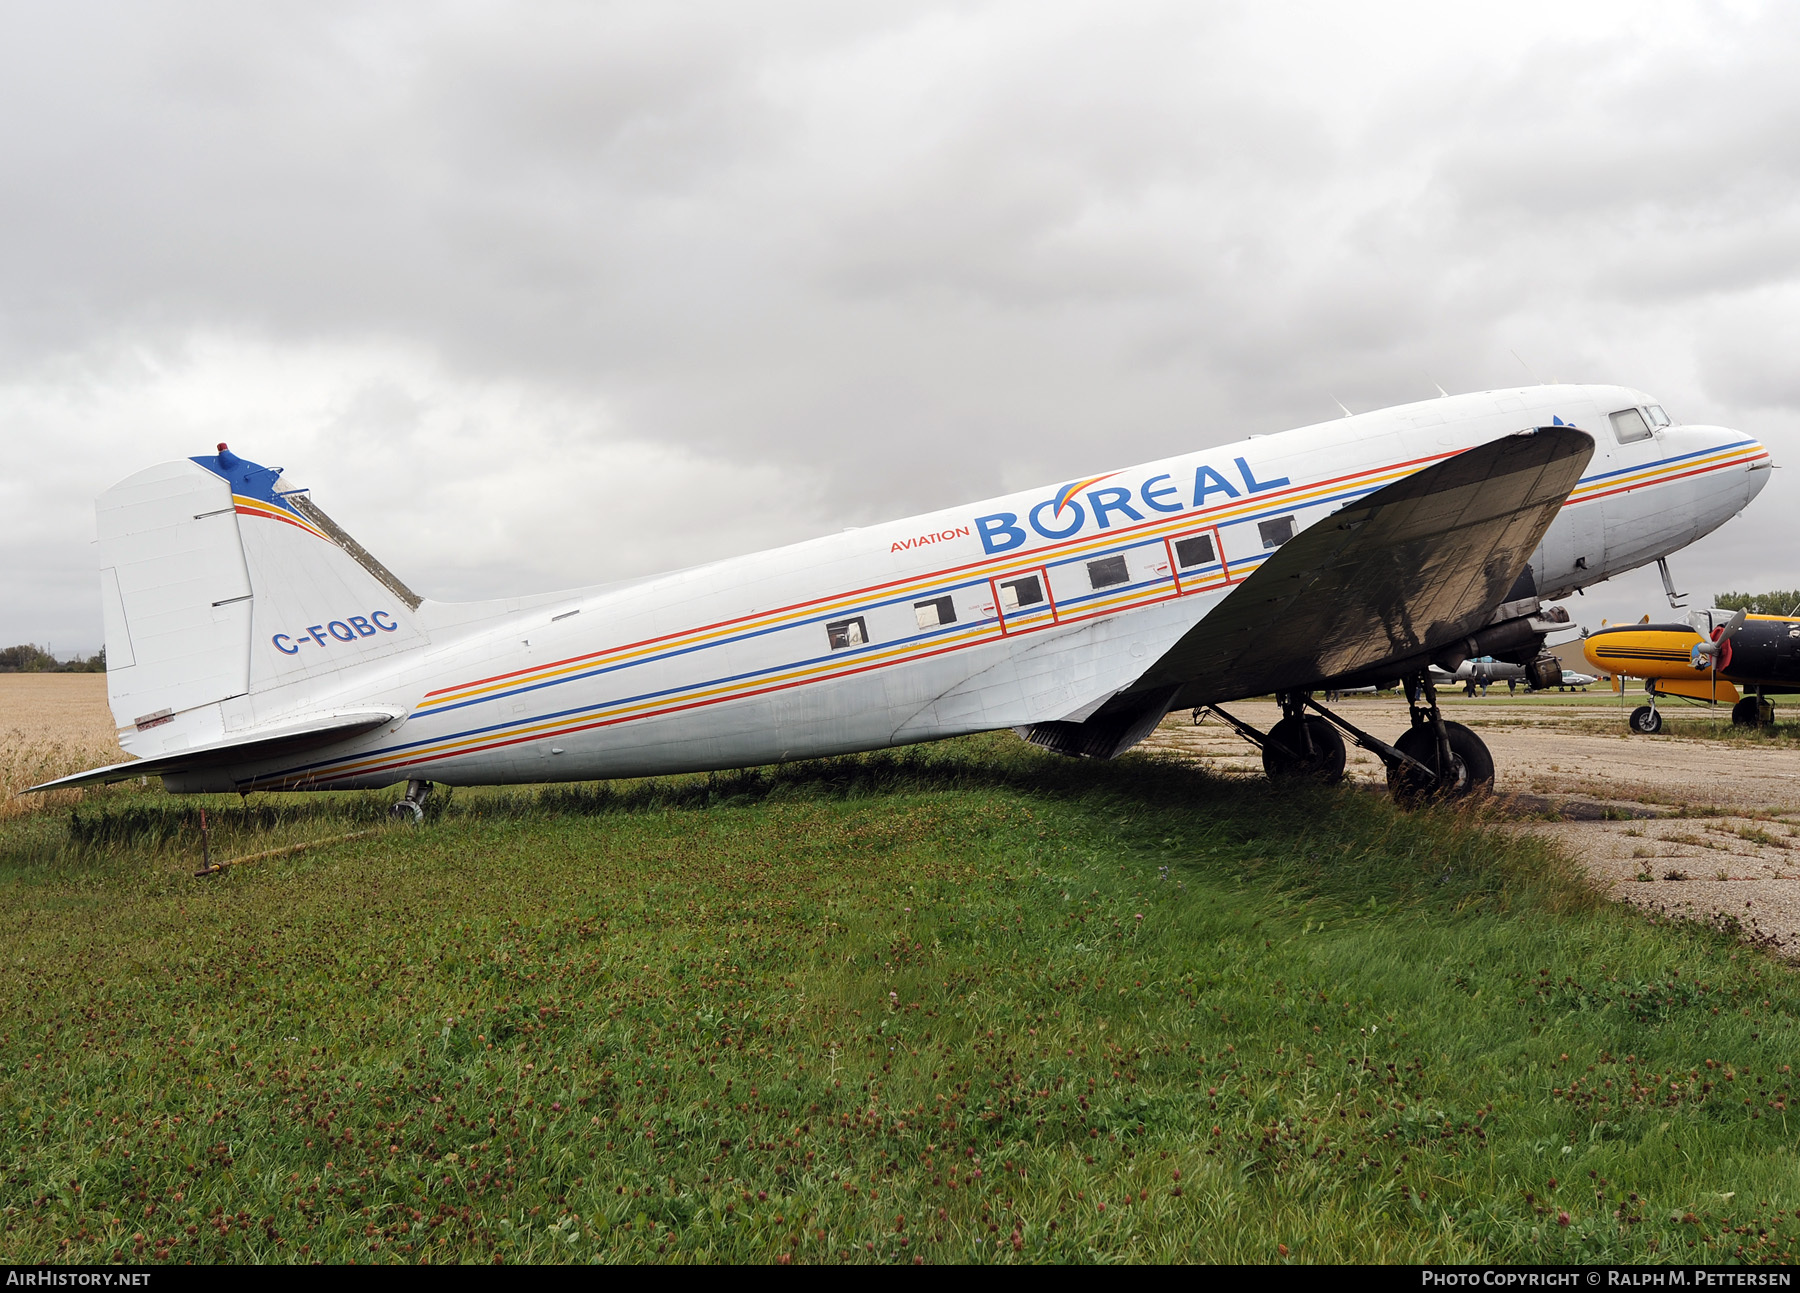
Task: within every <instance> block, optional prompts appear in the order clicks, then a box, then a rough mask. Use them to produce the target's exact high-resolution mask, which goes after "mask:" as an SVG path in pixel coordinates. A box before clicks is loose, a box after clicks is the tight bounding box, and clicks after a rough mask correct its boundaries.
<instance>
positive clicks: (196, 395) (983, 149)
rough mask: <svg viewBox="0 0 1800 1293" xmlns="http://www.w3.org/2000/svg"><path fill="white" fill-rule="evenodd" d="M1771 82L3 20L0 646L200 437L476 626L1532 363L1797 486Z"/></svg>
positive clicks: (1538, 32) (870, 29)
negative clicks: (510, 602)
mask: <svg viewBox="0 0 1800 1293" xmlns="http://www.w3.org/2000/svg"><path fill="white" fill-rule="evenodd" d="M1797 53H1800V19H1796V18H1794V17H1792V16H1791V15H1790V13H1789V12H1788V11H1786V10H1783V9H1780V8H1768V9H1761V8H1756V7H1748V8H1731V9H1728V8H1724V7H1710V8H1706V9H1692V8H1678V7H1674V6H1655V5H1648V6H1646V5H1624V4H1621V5H1617V6H1612V7H1595V8H1591V9H1590V8H1586V7H1584V8H1583V9H1581V10H1579V11H1570V10H1568V9H1566V8H1565V7H1555V6H1550V5H1542V6H1530V5H1527V6H1523V7H1518V8H1514V9H1509V10H1508V12H1507V13H1506V14H1505V15H1503V16H1495V17H1494V18H1491V19H1490V18H1488V17H1487V16H1486V15H1484V14H1482V13H1478V12H1453V11H1446V10H1444V9H1443V7H1441V6H1429V5H1394V6H1391V7H1386V8H1371V7H1367V6H1357V7H1355V8H1354V9H1353V10H1352V9H1344V10H1342V11H1338V10H1332V9H1329V8H1320V7H1316V6H1283V5H1264V6H1256V7H1254V8H1253V9H1249V10H1242V11H1233V10H1217V11H1213V10H1198V9H1196V8H1195V7H1194V6H1184V5H1174V4H1167V3H1140V4H1135V5H1107V6H1095V5H1087V6H1082V5H1074V4H1055V3H1036V4H1030V5H1026V4H1005V3H993V4H984V3H945V4H939V5H929V6H917V7H911V8H907V9H904V10H894V9H893V8H892V7H878V6H854V5H843V4H812V5H808V4H787V5H781V4H770V5H765V6H756V7H745V6H741V5H724V4H719V5H713V6H710V7H707V6H684V7H681V8H678V9H672V8H670V7H668V6H658V5H648V4H639V5H633V4H613V5H605V6H594V5H573V4H571V5H564V6H555V5H547V6H538V7H533V8H531V9H529V10H521V9H520V8H518V7H517V6H500V5H493V4H486V5H484V4H464V5H459V6H448V7H442V8H440V9H437V10H432V11H421V10H418V9H416V8H405V9H402V8H399V7H395V8H391V9H376V8H371V7H368V6H362V5H356V6H349V5H340V6H331V5H323V6H312V7H307V8H303V9H285V10H284V9H266V8H262V9H259V8H255V7H246V6H226V5H216V4H194V5H187V6H183V5H179V4H177V5H168V6H158V7H157V8H156V9H155V10H149V9H144V8H142V7H131V6H98V5H96V6H82V5H72V6H55V7H48V8H44V7H40V8H38V9H21V10H18V11H16V12H15V13H14V14H13V15H12V16H11V19H10V27H9V40H8V41H7V42H6V43H5V44H4V45H0V174H4V175H6V176H7V180H6V182H5V189H4V194H5V200H4V202H3V203H0V436H3V437H4V438H5V441H6V443H7V447H8V451H9V452H8V461H9V469H8V473H7V475H6V476H5V477H4V478H0V505H3V506H4V508H5V518H6V519H5V520H3V521H0V526H4V527H5V531H4V534H3V536H0V537H4V539H5V541H6V542H7V544H8V551H9V553H10V554H14V555H15V557H16V560H14V561H13V562H10V563H9V566H8V570H7V573H6V575H5V576H4V578H5V579H6V581H7V582H6V585H5V590H4V597H3V598H0V638H4V639H6V640H8V641H10V640H13V639H15V638H27V637H36V638H39V639H42V638H44V637H46V636H48V637H51V638H53V639H54V640H55V641H57V643H58V644H59V645H63V644H66V645H68V646H70V647H74V646H77V645H90V644H92V643H94V642H97V640H98V614H97V608H96V606H95V605H94V597H93V594H92V592H91V589H90V587H89V585H90V583H91V579H90V574H89V571H88V569H87V566H88V552H87V548H86V541H87V539H88V538H89V537H90V535H91V512H90V510H89V505H90V502H91V499H92V496H93V495H94V494H95V493H96V492H98V490H99V489H100V488H103V487H104V486H105V485H106V484H107V483H110V481H111V480H112V479H114V478H116V477H118V476H121V475H123V474H125V473H127V472H128V471H130V470H133V469H135V468H136V467H138V466H141V465H145V464H147V463H149V462H152V461H155V460H157V459H158V458H161V457H166V456H170V455H172V454H176V453H196V452H201V451H204V450H205V449H207V448H209V447H210V445H211V443H212V442H213V441H214V440H216V439H228V440H230V441H231V442H232V443H233V444H234V447H237V448H239V450H240V451H241V452H245V453H247V454H249V455H250V456H252V457H257V458H260V459H264V460H272V461H283V462H284V463H285V465H287V466H288V467H289V468H290V470H291V471H293V472H294V473H295V474H296V475H297V476H298V477H300V478H302V479H304V480H305V481H306V482H307V483H309V484H311V485H313V486H314V487H315V488H316V489H317V490H318V496H319V498H320V499H321V501H322V502H323V503H324V504H325V505H326V506H327V507H328V509H330V510H332V511H333V512H334V514H338V515H339V517H340V519H341V520H342V521H343V522H344V523H345V524H346V525H347V526H349V527H350V528H351V529H352V530H353V531H354V532H356V533H357V534H358V535H359V537H362V538H363V539H364V540H365V541H366V542H368V543H369V544H370V545H371V546H372V547H375V548H376V549H377V550H378V551H380V552H381V553H382V555H383V557H384V559H386V560H387V561H388V562H389V563H390V564H391V565H393V566H395V567H396V568H397V569H400V570H401V571H402V572H403V573H405V574H406V575H407V576H408V578H410V579H412V580H413V581H414V582H415V583H416V584H418V585H420V586H421V587H423V588H424V589H425V590H427V591H429V592H431V593H433V594H434V595H457V596H476V595H486V594H491V593H497V592H501V591H505V590H509V589H517V588H523V587H545V586H549V585H552V584H558V583H573V582H586V581H591V580H596V579H602V578H609V577H614V576H621V575H628V574H635V573H641V572H644V571H647V570H651V569H655V568H659V567H661V566H665V565H672V564H679V563H682V562H687V561H693V560H702V559H706V558H707V557H710V556H716V555H721V554H723V553H727V552H731V551H742V550H748V549H750V548H753V547H756V546H761V545H763V544H767V543H773V542H780V541H786V540H790V539H794V538H799V537H804V536H805V535H806V534H808V533H812V532H816V531H819V530H823V529H830V528H834V527H836V526H839V525H844V524H856V523H862V522H867V521H870V520H874V519H879V518H881V517H883V516H891V515H898V514H903V513H905V512H908V511H913V510H919V509H923V508H926V507H935V506H942V505H948V504H952V503H955V502H958V501H964V500H967V499H972V498H975V497H979V496H981V495H982V494H985V493H991V492H994V491H997V490H999V489H1001V488H1004V487H1014V486H1024V485H1028V484H1031V483H1036V482H1040V481H1044V480H1050V479H1054V478H1059V477H1063V476H1066V475H1068V474H1070V473H1073V472H1076V471H1085V470H1099V469H1103V468H1106V467H1109V466H1112V465H1117V464H1120V463H1124V462H1130V461H1136V460H1141V459H1145V458H1149V457H1152V456H1155V455H1159V454H1163V453H1168V452H1173V451H1176V450H1179V449H1185V448H1190V447H1196V446H1200V445H1205V444H1210V443H1217V442H1220V441H1224V440H1227V439H1232V438H1236V437H1237V436H1239V435H1242V434H1246V433H1249V432H1256V431H1269V430H1275V429H1279V428H1281V427H1284V426H1290V425H1298V424H1301V423H1305V422H1311V421H1317V420H1321V419H1323V418H1326V417H1329V416H1330V415H1331V414H1332V413H1333V412H1334V411H1335V407H1334V404H1333V400H1334V398H1335V399H1343V400H1344V401H1346V402H1347V403H1349V404H1350V405H1351V406H1352V407H1353V408H1359V409H1362V408H1371V407H1377V406H1379V405H1382V404H1387V403H1395V402H1399V401H1403V400H1409V399H1416V398H1420V397H1423V396H1425V395H1428V394H1429V393H1430V392H1431V385H1430V382H1431V380H1433V379H1435V380H1436V381H1439V382H1442V383H1443V384H1444V385H1446V386H1448V387H1449V388H1451V389H1453V390H1455V389H1474V388H1480V387H1487V386H1498V385H1509V384H1514V383H1518V382H1521V381H1524V380H1527V374H1526V372H1525V371H1524V370H1523V369H1522V368H1521V367H1520V365H1519V363H1518V361H1517V360H1515V359H1514V358H1513V356H1512V354H1511V352H1512V351H1514V350H1516V351H1518V352H1519V353H1520V354H1521V355H1522V356H1524V358H1525V360H1526V361H1527V362H1528V363H1529V365H1530V366H1531V367H1532V369H1534V370H1535V371H1536V372H1537V373H1538V374H1539V375H1540V376H1541V377H1544V378H1546V379H1548V378H1552V377H1557V378H1561V379H1563V380H1571V381H1573V380H1617V381H1623V382H1629V383H1633V384H1637V385H1640V386H1644V387H1646V388H1647V389H1651V390H1654V391H1656V392H1657V393H1658V394H1659V395H1660V396H1661V397H1662V398H1663V399H1664V400H1665V401H1666V402H1667V403H1668V404H1669V405H1670V407H1671V408H1673V409H1674V410H1675V411H1676V412H1677V413H1678V414H1681V415H1684V416H1686V417H1687V418H1689V419H1690V420H1695V421H1699V420H1708V421H1719V422H1725V423H1727V424H1731V425H1741V426H1743V427H1745V428H1746V429H1748V430H1751V431H1754V432H1755V433H1757V434H1758V435H1761V436H1762V437H1763V438H1764V439H1766V440H1767V441H1769V442H1770V443H1771V445H1772V446H1774V447H1775V449H1776V451H1777V455H1778V458H1791V457H1793V450H1794V447H1795V438H1794V436H1793V434H1792V432H1793V428H1794V426H1795V420H1796V410H1797V409H1800V380H1797V379H1796V378H1795V376H1794V375H1793V374H1794V371H1795V365H1794V364H1793V362H1792V361H1791V358H1790V357H1791V356H1792V355H1793V354H1794V343H1795V342H1796V341H1800V337H1797V336H1796V325H1795V323H1794V318H1795V313H1794V308H1793V307H1794V305H1795V303H1796V299H1797V295H1796V288H1795V277H1796V269H1797V266H1800V201H1796V195H1797V189H1800V142H1796V141H1800V129H1796V127H1797V126H1800V88H1796V86H1795V84H1794V82H1793V80H1792V76H1791V68H1792V66H1793V65H1794V62H1795V56H1796V54H1797ZM1427 374H1429V375H1430V376H1429V378H1428V377H1427ZM1786 478H1787V473H1778V474H1777V481H1776V483H1775V484H1774V485H1772V486H1771V487H1770V489H1769V490H1768V491H1766V492H1765V495H1764V498H1763V499H1762V500H1760V501H1759V502H1758V504H1757V505H1756V507H1755V508H1753V509H1752V510H1751V511H1750V512H1748V513H1747V514H1746V515H1745V517H1744V518H1742V519H1741V520H1740V521H1739V522H1737V523H1734V524H1733V525H1732V526H1728V527H1727V528H1726V529H1725V530H1724V531H1722V532H1721V533H1720V534H1719V535H1717V536H1715V537H1714V538H1713V539H1710V540H1708V541H1706V542H1705V543H1704V544H1701V545H1697V547H1696V548H1695V549H1694V550H1693V551H1692V552H1690V553H1688V554H1684V556H1683V558H1681V559H1679V560H1678V562H1677V568H1678V571H1681V572H1683V573H1684V575H1685V577H1686V579H1687V582H1688V583H1689V584H1691V585H1694V586H1695V588H1696V591H1698V592H1700V593H1709V592H1711V591H1714V590H1716V589H1718V588H1722V587H1725V586H1728V585H1749V584H1759V583H1794V582H1800V580H1796V578H1795V574H1794V572H1792V571H1791V570H1790V569H1789V568H1788V567H1787V566H1786V565H1785V563H1784V560H1783V557H1782V554H1783V553H1784V552H1785V551H1786V544H1785V530H1784V529H1783V522H1784V521H1785V520H1786V517H1787V516H1788V515H1791V508H1792V505H1793V503H1794V502H1795V499H1794V498H1793V497H1792V495H1791V493H1790V491H1789V489H1788V487H1787V485H1786V484H1785V480H1786ZM597 500H604V503H603V505H597ZM1640 584H1641V585H1642V586H1640ZM1653 595H1655V596H1658V597H1659V596H1660V594H1657V593H1656V589H1655V586H1654V577H1653V576H1652V577H1650V582H1649V583H1647V584H1645V583H1643V581H1642V580H1637V581H1635V582H1634V581H1632V580H1622V581H1616V582H1615V584H1614V585H1612V586H1609V587H1608V588H1607V589H1605V590H1600V592H1599V593H1598V594H1597V595H1596V596H1590V597H1589V598H1588V599H1586V602H1588V603H1593V604H1594V607H1602V608H1612V610H1611V614H1612V615H1613V616H1614V617H1618V616H1623V615H1626V614H1629V615H1630V617H1631V618H1635V617H1636V615H1637V614H1638V613H1641V611H1642V610H1644V609H1650V608H1651V604H1652V603H1651V598H1652V596H1653ZM1576 609H1577V610H1589V609H1593V608H1592V607H1589V606H1587V605H1585V604H1580V603H1578V604H1577V606H1576ZM1599 613H1606V612H1605V611H1604V610H1602V611H1599V612H1597V613H1596V614H1595V616H1594V618H1598V614H1599Z"/></svg>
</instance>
